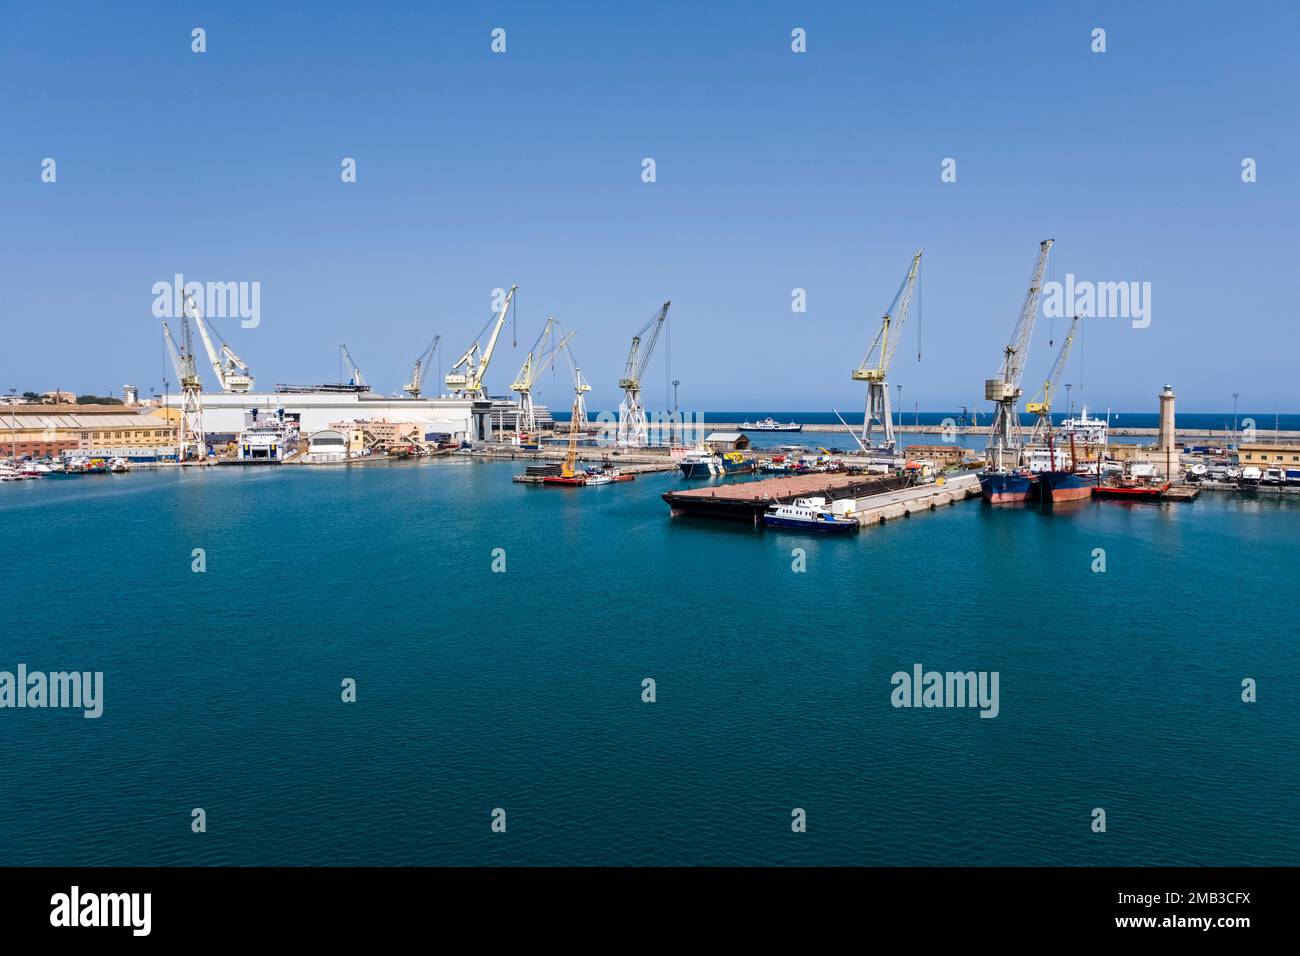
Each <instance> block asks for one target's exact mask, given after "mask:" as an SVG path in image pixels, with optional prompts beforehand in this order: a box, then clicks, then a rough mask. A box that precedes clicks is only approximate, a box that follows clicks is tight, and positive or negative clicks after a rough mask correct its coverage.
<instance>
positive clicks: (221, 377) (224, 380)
mask: <svg viewBox="0 0 1300 956" xmlns="http://www.w3.org/2000/svg"><path fill="white" fill-rule="evenodd" d="M182 313H183V314H182V315H181V320H182V321H184V320H185V317H186V316H190V317H192V318H193V319H194V324H195V325H197V326H198V327H199V335H200V336H201V337H202V339H203V348H204V351H206V352H207V353H208V361H209V362H210V363H211V364H212V371H213V373H214V374H215V375H216V376H217V384H218V385H220V386H221V390H222V391H223V392H248V391H251V390H252V388H253V376H252V375H250V374H249V371H248V365H247V364H245V362H244V360H243V359H241V358H240V357H239V356H238V355H236V354H235V350H234V349H232V348H231V347H230V346H229V345H227V344H226V340H225V339H223V338H222V337H221V333H220V332H218V331H217V330H216V329H215V328H213V329H212V335H215V336H216V337H217V341H219V342H220V343H221V348H220V349H217V348H216V346H214V345H213V344H212V338H211V336H210V335H209V334H208V326H207V323H206V322H204V321H203V316H202V315H201V314H200V313H199V307H198V306H197V305H195V304H194V296H193V295H191V294H190V293H188V292H186V293H185V306H184V309H183V310H182ZM188 329H189V326H188V325H187V326H186V331H187V332H188Z"/></svg>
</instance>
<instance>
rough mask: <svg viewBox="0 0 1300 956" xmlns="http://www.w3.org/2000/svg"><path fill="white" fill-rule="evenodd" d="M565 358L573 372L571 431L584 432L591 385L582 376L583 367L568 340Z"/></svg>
mask: <svg viewBox="0 0 1300 956" xmlns="http://www.w3.org/2000/svg"><path fill="white" fill-rule="evenodd" d="M564 358H565V360H566V361H568V363H569V371H571V372H572V373H573V397H574V401H573V417H571V418H570V419H569V432H570V433H573V432H582V431H586V430H587V399H586V397H585V396H586V394H587V393H588V392H590V391H591V386H590V385H588V384H587V380H586V379H585V378H583V377H582V368H581V367H580V366H579V365H578V360H577V358H576V357H575V356H574V354H573V349H571V348H569V344H568V342H567V341H566V342H565V344H564Z"/></svg>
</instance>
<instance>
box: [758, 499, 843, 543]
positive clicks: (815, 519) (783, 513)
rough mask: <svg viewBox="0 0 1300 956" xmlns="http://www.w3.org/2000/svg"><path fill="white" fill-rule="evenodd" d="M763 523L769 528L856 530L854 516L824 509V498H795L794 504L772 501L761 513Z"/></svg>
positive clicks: (841, 531) (836, 531)
mask: <svg viewBox="0 0 1300 956" xmlns="http://www.w3.org/2000/svg"><path fill="white" fill-rule="evenodd" d="M763 524H765V525H767V526H768V527H769V528H792V529H794V530H796V531H827V532H832V533H841V534H842V533H846V532H850V531H857V530H858V528H859V527H861V526H860V525H859V524H858V520H857V519H856V518H850V517H848V516H847V515H836V514H832V513H831V512H829V511H827V510H826V499H825V498H796V499H794V504H790V505H783V504H780V503H779V502H773V503H772V504H771V505H770V506H768V509H767V513H766V514H764V515H763Z"/></svg>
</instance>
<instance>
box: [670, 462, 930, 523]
mask: <svg viewBox="0 0 1300 956" xmlns="http://www.w3.org/2000/svg"><path fill="white" fill-rule="evenodd" d="M907 485H908V479H907V478H899V477H896V476H894V475H837V474H816V475H793V476H790V477H784V478H765V479H763V480H761V481H742V482H735V483H730V484H725V485H715V486H713V487H710V488H692V489H690V490H689V491H665V492H664V493H663V496H662V497H663V499H664V501H666V502H667V503H668V507H669V508H670V509H671V511H672V516H673V517H674V518H676V517H678V516H680V515H690V516H692V517H705V518H726V519H732V520H736V521H748V522H750V523H752V524H762V522H763V514H764V513H765V512H766V511H767V509H768V506H769V505H771V504H772V502H774V501H775V502H778V503H780V504H783V505H784V504H790V503H792V502H793V501H794V499H796V498H809V497H821V498H825V499H826V500H827V502H832V501H837V500H839V499H841V498H852V499H858V498H867V497H870V496H872V495H878V494H882V493H884V492H889V491H898V490H900V489H902V488H905V487H907Z"/></svg>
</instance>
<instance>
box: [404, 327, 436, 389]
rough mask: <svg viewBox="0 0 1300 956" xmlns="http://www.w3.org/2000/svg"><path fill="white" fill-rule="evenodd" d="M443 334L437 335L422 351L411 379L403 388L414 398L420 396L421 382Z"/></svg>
mask: <svg viewBox="0 0 1300 956" xmlns="http://www.w3.org/2000/svg"><path fill="white" fill-rule="evenodd" d="M441 339H442V336H441V335H435V336H434V337H433V341H432V342H430V343H429V347H428V348H427V349H425V350H424V351H423V352H421V353H420V357H419V358H418V359H416V360H415V368H413V369H411V380H410V381H409V382H407V383H406V387H405V388H404V389H403V391H405V392H406V393H407V394H408V395H410V396H411V397H412V398H419V397H420V383H421V382H423V381H424V373H425V372H427V371H428V370H429V363H430V362H431V361H433V353H434V352H436V351H438V342H439V341H441Z"/></svg>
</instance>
